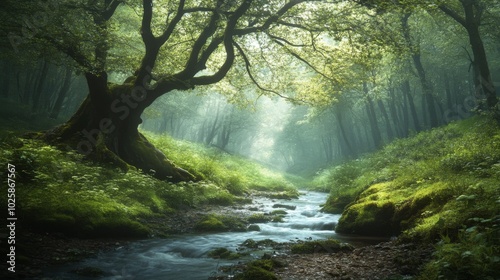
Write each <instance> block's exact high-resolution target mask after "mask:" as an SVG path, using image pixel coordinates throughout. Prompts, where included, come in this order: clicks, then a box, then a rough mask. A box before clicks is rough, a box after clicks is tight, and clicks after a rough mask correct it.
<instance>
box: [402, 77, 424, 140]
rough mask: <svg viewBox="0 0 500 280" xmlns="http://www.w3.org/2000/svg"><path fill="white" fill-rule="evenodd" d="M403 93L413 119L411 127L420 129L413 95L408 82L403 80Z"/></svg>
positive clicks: (416, 129)
mask: <svg viewBox="0 0 500 280" xmlns="http://www.w3.org/2000/svg"><path fill="white" fill-rule="evenodd" d="M402 91H403V94H404V95H405V96H406V99H407V100H408V106H409V107H410V113H411V118H412V119H413V127H414V128H415V131H421V130H422V128H421V127H420V123H419V120H418V114H417V109H416V108H415V102H414V101H413V96H412V95H411V88H410V82H409V81H408V80H405V81H404V82H403V85H402Z"/></svg>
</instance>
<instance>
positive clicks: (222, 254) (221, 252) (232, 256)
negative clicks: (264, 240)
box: [207, 247, 242, 260]
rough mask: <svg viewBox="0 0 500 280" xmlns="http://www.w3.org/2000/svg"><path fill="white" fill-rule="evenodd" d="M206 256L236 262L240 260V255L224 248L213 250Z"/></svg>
mask: <svg viewBox="0 0 500 280" xmlns="http://www.w3.org/2000/svg"><path fill="white" fill-rule="evenodd" d="M207 255H208V256H209V257H211V258H214V259H225V260H236V259H239V258H241V256H242V255H241V254H239V253H235V252H233V251H231V250H228V249H226V248H222V247H221V248H215V249H213V250H211V251H210V252H208V253H207Z"/></svg>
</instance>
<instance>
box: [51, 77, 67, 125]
mask: <svg viewBox="0 0 500 280" xmlns="http://www.w3.org/2000/svg"><path fill="white" fill-rule="evenodd" d="M71 75H72V72H71V69H69V68H68V69H66V74H65V76H64V83H63V85H62V87H61V89H60V90H59V94H58V95H57V99H56V102H55V104H54V106H53V107H52V111H51V113H50V118H52V119H57V117H59V113H60V112H61V108H62V104H63V101H64V99H65V98H66V95H67V93H68V91H69V86H70V84H71Z"/></svg>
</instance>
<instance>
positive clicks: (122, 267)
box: [45, 192, 346, 280]
mask: <svg viewBox="0 0 500 280" xmlns="http://www.w3.org/2000/svg"><path fill="white" fill-rule="evenodd" d="M327 195H328V194H325V193H318V192H307V193H302V194H301V196H300V197H299V198H298V199H294V200H288V201H286V200H272V199H268V198H258V199H254V205H253V206H258V207H259V211H258V212H255V213H259V212H266V213H268V212H271V211H273V210H276V209H280V208H273V207H272V206H273V205H274V204H276V203H280V204H286V205H291V206H296V208H295V210H289V209H283V210H285V211H287V213H288V214H287V215H286V216H285V217H284V222H281V223H273V222H270V223H258V224H257V225H259V227H260V231H250V232H226V233H213V234H208V233H203V234H184V235H178V236H172V237H169V238H165V239H149V240H142V241H137V242H133V243H130V244H128V245H126V246H123V247H121V248H118V249H116V250H113V251H111V252H104V253H101V254H99V255H98V256H97V257H95V258H91V259H87V260H84V261H82V262H79V263H75V264H69V265H64V266H62V267H55V268H51V270H49V271H46V273H45V276H47V277H51V278H55V279H95V278H88V277H82V276H78V275H76V274H75V273H74V272H71V271H72V270H75V269H76V268H82V267H92V268H97V269H99V270H101V271H103V272H104V273H105V276H103V277H101V278H100V279H109V280H111V279H113V280H114V279H174V280H177V279H190V280H196V279H200V280H201V279H203V280H206V279H208V278H209V277H210V276H214V275H216V273H217V268H218V267H220V266H228V265H231V264H236V263H238V261H241V260H233V261H230V260H220V259H212V258H209V257H207V252H208V251H210V250H213V249H215V248H218V247H225V248H227V249H231V250H233V251H235V250H236V249H237V248H238V247H239V244H241V243H243V242H244V241H245V240H247V239H253V240H255V241H259V240H264V239H272V240H273V241H276V242H289V241H296V240H304V239H309V240H310V239H323V238H328V237H334V238H337V239H341V240H344V241H345V240H346V239H345V238H342V236H338V235H336V234H335V232H334V231H333V228H334V225H335V224H336V223H337V221H338V219H339V218H340V215H332V214H326V213H321V212H319V209H320V204H322V203H324V202H325V201H326V198H327ZM235 211H248V210H235ZM262 254H263V252H253V253H252V254H251V256H250V257H249V258H258V257H260V256H261V255H262Z"/></svg>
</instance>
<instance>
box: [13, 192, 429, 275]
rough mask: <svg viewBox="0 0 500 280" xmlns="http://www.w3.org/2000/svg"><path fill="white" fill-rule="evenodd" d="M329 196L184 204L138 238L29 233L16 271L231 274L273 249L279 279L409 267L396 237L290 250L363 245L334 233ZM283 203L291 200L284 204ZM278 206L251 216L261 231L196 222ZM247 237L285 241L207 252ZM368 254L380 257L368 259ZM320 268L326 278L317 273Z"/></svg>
mask: <svg viewBox="0 0 500 280" xmlns="http://www.w3.org/2000/svg"><path fill="white" fill-rule="evenodd" d="M325 198H326V194H321V193H306V194H303V195H302V196H301V197H300V198H299V199H296V200H276V199H270V198H258V199H254V203H253V204H251V205H244V206H231V207H219V206H217V207H215V206H214V207H205V208H199V209H189V210H187V209H186V210H185V211H182V212H179V213H177V214H176V215H172V216H169V218H168V219H167V220H157V221H146V222H149V223H151V222H155V223H158V225H161V224H170V225H171V228H175V229H176V230H177V232H172V234H173V235H171V236H170V237H168V238H156V239H148V240H139V241H133V240H97V239H94V240H80V239H71V238H65V237H64V236H57V235H50V236H49V235H45V236H38V235H32V236H28V239H29V242H28V241H27V243H25V244H26V247H31V248H37V249H36V250H32V251H30V254H31V255H30V256H29V263H30V268H29V269H27V270H26V271H24V272H23V273H20V274H19V276H23V275H24V276H25V277H27V278H30V279H91V278H93V279H110V280H111V279H118V278H120V277H121V278H120V279H123V278H124V277H125V278H127V279H137V278H139V277H146V278H147V279H164V278H162V277H166V276H168V277H169V279H170V278H171V279H208V277H210V276H213V275H218V276H217V278H215V279H232V278H231V277H232V276H233V275H234V274H235V273H236V272H238V271H239V269H236V270H235V271H234V273H233V272H229V273H220V271H219V269H220V268H222V267H224V266H226V267H235V268H237V267H239V266H242V265H241V263H246V262H249V261H252V260H256V259H259V258H261V257H262V255H263V254H267V255H268V256H269V255H274V256H273V258H275V259H277V260H278V261H279V262H281V263H284V264H286V266H285V267H282V268H279V269H276V270H275V271H274V273H275V274H276V275H277V276H279V277H280V278H282V279H361V278H358V276H357V275H360V274H359V273H361V275H362V274H363V273H364V272H363V271H366V273H368V271H370V268H371V269H372V270H373V267H377V268H380V271H381V273H390V274H387V275H392V274H395V273H398V275H402V274H401V273H403V272H405V271H397V270H395V267H396V265H397V263H396V262H395V261H394V260H395V259H398V258H399V259H407V258H404V257H401V255H402V254H407V255H411V254H413V255H414V253H412V252H414V251H415V248H410V247H401V246H403V245H397V244H395V243H392V242H391V243H383V244H385V245H383V246H382V245H376V246H364V247H358V248H356V249H355V250H354V251H352V252H339V253H335V254H320V253H315V254H300V255H297V254H293V255H292V254H291V253H290V250H289V249H290V246H291V245H290V244H294V243H295V244H296V243H297V242H301V241H302V240H321V239H325V238H330V237H333V238H337V239H340V240H343V241H349V242H351V241H352V243H355V244H358V246H359V244H360V242H359V240H356V239H355V238H351V237H349V236H341V235H336V234H335V232H334V231H333V228H334V224H335V223H336V221H337V220H338V218H339V217H340V216H339V215H332V214H326V213H321V212H319V204H321V203H322V202H323V201H325ZM280 204H281V205H280ZM273 206H275V208H273ZM285 206H288V207H289V208H288V209H287V208H283V207H285ZM280 207H281V208H280ZM277 209H279V210H280V211H279V212H286V215H284V216H283V220H282V221H276V222H272V221H271V222H265V221H259V220H258V219H257V220H255V223H254V225H256V226H258V230H257V231H244V232H243V231H242V232H235V231H233V232H220V233H217V232H215V233H212V232H208V233H207V232H205V233H199V232H197V230H196V226H195V225H196V224H198V223H199V222H200V221H201V220H202V219H203V218H204V217H206V216H207V215H211V214H217V215H231V216H233V217H240V218H244V217H246V218H247V219H248V218H249V217H252V216H253V217H255V216H257V217H267V216H268V214H269V213H271V212H276V210H277ZM177 233H178V234H177ZM249 239H251V240H256V241H262V240H266V239H272V240H273V242H276V243H280V246H279V247H280V248H282V249H280V250H276V249H275V248H260V247H259V248H258V249H257V250H255V251H251V252H250V253H249V254H246V257H243V258H241V259H237V260H223V259H212V258H209V257H208V256H207V254H208V252H210V251H211V250H213V249H215V248H220V247H224V248H227V249H229V250H231V251H235V252H239V251H238V250H240V247H241V246H240V245H241V244H242V243H244V242H246V241H247V240H249ZM349 239H350V240H349ZM364 241H365V242H364V244H363V245H367V244H366V242H373V243H379V242H380V241H381V240H379V239H375V240H366V239H365V240H364ZM29 243H31V244H29ZM361 243H363V242H361ZM368 256H372V257H368ZM371 259H373V260H374V261H376V262H370V260H371ZM422 259H423V258H422ZM54 265H55V266H54ZM339 265H340V268H339ZM48 266H49V268H48V269H47V267H48ZM20 267H22V266H20ZM242 267H244V265H243V266H242ZM362 267H366V269H367V270H363V268H362ZM337 268H339V269H337ZM335 269H337V270H335ZM412 269H413V268H412ZM42 270H43V274H41V272H42ZM318 273H319V274H318ZM336 273H337V274H336ZM320 274H321V275H323V276H324V277H325V278H314V277H316V276H318V275H320ZM335 275H337V276H338V277H340V278H335V277H337V276H335ZM368 275H369V274H368ZM380 275H385V274H380ZM323 276H322V277H323ZM186 277H188V278H186ZM308 277H309V278H308ZM328 277H330V278H328ZM332 277H333V278H332ZM342 277H344V278H342ZM345 277H350V278H345ZM366 279H378V278H366ZM380 279H383V278H380Z"/></svg>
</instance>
